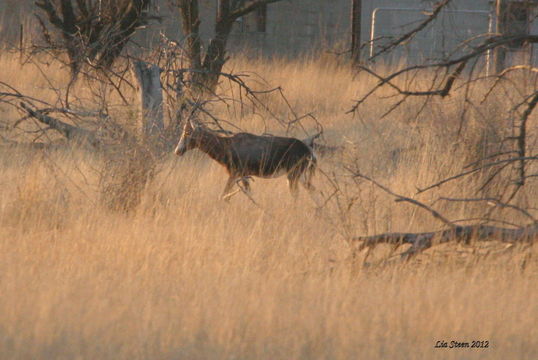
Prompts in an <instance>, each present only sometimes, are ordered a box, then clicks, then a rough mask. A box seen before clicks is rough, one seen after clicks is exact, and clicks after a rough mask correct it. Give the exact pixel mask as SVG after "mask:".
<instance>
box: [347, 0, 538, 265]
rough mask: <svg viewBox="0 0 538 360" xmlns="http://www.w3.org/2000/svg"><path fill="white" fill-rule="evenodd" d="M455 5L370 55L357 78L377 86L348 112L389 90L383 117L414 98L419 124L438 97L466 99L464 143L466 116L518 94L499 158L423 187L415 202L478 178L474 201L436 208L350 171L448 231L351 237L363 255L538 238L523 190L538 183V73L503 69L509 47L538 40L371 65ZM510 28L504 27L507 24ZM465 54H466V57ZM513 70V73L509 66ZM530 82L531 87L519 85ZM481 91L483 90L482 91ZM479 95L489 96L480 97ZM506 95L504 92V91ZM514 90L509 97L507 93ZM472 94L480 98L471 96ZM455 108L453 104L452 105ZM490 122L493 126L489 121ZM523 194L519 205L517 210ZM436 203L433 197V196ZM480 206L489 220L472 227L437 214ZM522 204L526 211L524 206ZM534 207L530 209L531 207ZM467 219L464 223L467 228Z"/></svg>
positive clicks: (465, 45) (496, 41)
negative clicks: (385, 248) (488, 59)
mask: <svg viewBox="0 0 538 360" xmlns="http://www.w3.org/2000/svg"><path fill="white" fill-rule="evenodd" d="M450 3H451V0H442V1H439V2H438V3H437V4H436V5H434V7H433V9H432V11H431V12H430V15H429V16H428V17H427V18H426V19H425V20H424V21H422V22H420V23H418V24H417V25H416V26H415V27H414V28H413V29H411V30H409V31H408V32H406V33H404V34H401V35H399V36H396V37H394V38H393V39H392V41H389V42H388V43H387V44H386V45H383V46H381V47H379V48H378V49H377V51H376V52H374V53H373V54H372V56H371V57H370V59H369V61H370V62H368V63H365V64H359V65H357V67H358V69H359V71H361V72H363V73H364V74H366V75H367V76H372V77H373V78H375V79H376V80H377V82H376V83H375V84H374V85H373V86H372V87H371V88H370V89H369V90H368V91H366V93H365V94H364V95H363V96H362V97H360V98H359V99H358V100H357V101H356V102H355V104H354V105H353V106H352V108H351V109H350V111H349V112H350V113H357V112H360V111H361V109H362V107H364V106H365V104H366V103H367V100H368V99H370V98H371V97H373V96H376V94H377V93H378V91H379V90H380V89H386V90H388V91H389V92H390V93H391V94H392V96H389V97H387V96H386V91H385V92H384V97H385V98H386V99H391V101H392V105H390V106H388V107H387V111H386V112H385V113H384V114H383V115H382V117H385V116H388V115H389V114H391V113H392V112H393V111H394V110H395V109H397V108H398V107H400V106H401V105H402V104H404V103H406V102H407V101H409V100H410V99H413V98H422V99H423V100H424V105H423V106H421V107H420V109H419V112H418V113H417V114H415V115H416V116H417V117H418V115H419V114H420V112H421V111H423V110H424V109H425V108H426V104H428V103H430V102H432V101H433V99H434V98H440V99H445V98H448V97H449V96H450V95H452V94H453V93H454V92H456V91H457V90H455V89H458V91H460V94H462V93H463V98H462V103H461V104H462V109H463V110H462V112H461V118H460V119H459V127H458V128H454V129H453V131H454V134H455V136H460V135H461V133H462V131H463V130H462V129H463V128H464V124H465V122H466V121H467V115H468V113H469V112H470V109H473V110H476V109H478V108H479V106H480V105H481V104H484V103H485V102H486V101H487V100H488V99H489V98H490V97H492V96H493V94H494V93H495V92H496V91H497V90H499V91H502V93H503V94H504V93H510V92H511V93H514V94H517V98H518V100H515V99H516V97H514V101H513V103H512V104H510V105H509V106H510V108H507V109H505V112H506V113H507V114H509V115H508V116H509V119H506V120H507V121H505V122H504V124H511V125H509V126H511V128H509V129H503V130H504V132H503V134H504V135H503V136H504V138H501V140H500V141H499V143H498V144H497V146H496V149H495V150H494V151H489V152H487V153H485V154H483V155H481V157H480V158H479V159H476V161H473V162H472V163H469V164H468V165H467V166H466V167H465V168H463V169H462V170H461V171H460V172H458V173H455V174H452V175H450V176H447V177H445V178H441V179H440V180H439V181H436V182H434V183H432V184H430V185H429V186H426V187H422V188H418V187H417V193H416V194H415V197H418V196H419V195H420V194H424V193H426V192H431V190H433V189H437V190H439V191H442V189H441V188H442V187H443V186H444V185H445V184H447V183H450V182H456V181H463V180H464V179H466V178H469V177H473V176H474V177H475V178H474V179H475V180H477V181H476V183H478V184H479V185H478V187H477V188H476V189H475V190H474V195H473V196H463V197H460V198H454V197H453V196H451V197H448V196H443V195H441V196H439V197H437V198H435V199H434V201H433V202H432V203H431V204H426V203H425V202H423V201H419V200H418V199H417V198H415V197H406V196H402V195H398V194H396V193H394V192H393V191H391V190H390V189H389V188H387V187H385V186H384V185H381V183H380V182H378V181H377V180H375V179H373V178H372V177H370V176H368V175H365V174H363V173H362V172H361V171H359V169H358V168H348V169H347V170H348V173H349V174H350V175H351V176H352V177H353V179H355V181H356V184H357V185H359V184H360V181H359V180H361V181H364V180H366V181H367V182H370V183H371V184H374V185H375V186H376V187H377V188H379V189H381V190H383V191H384V192H385V193H387V194H389V195H390V196H392V197H394V198H395V201H397V202H407V203H411V204H412V205H414V206H418V207H420V208H422V209H425V210H426V211H428V212H429V213H430V214H431V215H432V216H433V217H434V218H436V219H437V220H439V221H441V222H442V223H443V225H444V226H445V228H446V229H443V230H440V231H429V232H422V233H400V232H397V233H384V234H378V235H372V236H351V237H349V238H348V240H350V241H351V242H360V243H362V245H361V246H360V247H359V248H360V249H362V248H365V247H366V248H371V247H373V246H375V245H376V244H379V243H389V244H393V245H396V246H399V245H401V244H410V245H411V247H410V248H409V249H408V250H407V251H406V252H404V253H403V254H402V255H404V257H405V258H408V257H409V256H412V255H415V254H417V253H419V252H421V251H422V250H425V249H427V248H429V247H431V246H432V245H434V244H435V243H444V242H448V241H464V242H468V241H470V240H481V241H487V240H500V241H502V242H508V243H511V244H513V243H529V242H533V241H535V240H536V239H537V238H538V225H537V224H538V220H537V217H538V216H537V212H536V208H533V207H532V203H533V201H530V200H529V199H526V198H525V196H526V195H524V194H522V193H524V191H522V189H523V188H524V187H525V186H532V184H531V185H529V183H531V179H532V178H534V177H536V176H538V175H537V174H536V173H535V170H534V169H535V166H534V164H536V163H537V161H538V156H537V154H536V149H535V148H532V147H531V145H530V144H531V139H534V136H536V134H535V133H534V134H533V135H531V134H530V133H531V130H532V129H531V128H530V126H529V122H530V120H529V119H530V116H531V114H532V113H533V111H534V109H535V107H536V105H537V103H538V88H537V87H536V84H537V80H538V79H537V78H536V74H537V73H538V69H537V68H535V67H533V66H532V65H520V64H512V65H511V66H510V65H508V64H505V62H504V61H505V59H504V58H505V56H506V55H505V52H506V51H507V50H506V48H507V47H508V46H509V45H511V44H523V45H525V44H532V43H536V42H538V36H536V35H530V34H526V33H514V32H512V33H508V32H501V33H488V34H482V35H481V36H480V37H476V38H471V39H465V40H464V41H463V42H462V43H460V44H458V46H457V49H456V48H454V49H448V50H449V51H448V54H449V55H447V56H445V57H444V58H438V59H427V60H426V61H424V62H422V63H417V64H412V65H404V66H400V67H395V68H392V69H389V70H388V71H387V68H386V67H385V68H383V67H381V68H378V67H376V66H375V64H374V63H373V60H374V59H376V58H378V57H380V56H382V55H386V54H390V53H391V52H393V51H394V50H396V49H398V48H399V47H400V46H403V45H405V44H406V43H408V42H409V41H412V39H413V38H414V37H415V36H416V35H417V34H418V33H419V32H421V31H422V30H424V29H425V28H426V27H427V26H428V25H430V24H433V23H435V22H436V21H437V19H438V17H439V15H440V14H441V13H442V11H443V10H444V9H446V7H447V6H449V4H450ZM504 3H505V2H504V1H502V0H498V2H497V5H498V7H501V5H503V4H504ZM505 27H506V24H505ZM461 49H466V50H465V51H461ZM495 52H497V53H499V52H501V53H502V57H503V59H502V66H500V67H498V69H497V73H496V74H494V75H488V74H485V72H484V71H480V70H479V69H477V68H478V64H479V63H480V61H481V59H483V58H484V57H485V56H486V55H487V54H489V53H495ZM505 65H507V66H505ZM517 73H521V75H522V76H521V77H520V78H517V77H516V78H512V77H511V76H512V75H517ZM419 77H420V78H422V79H431V81H430V82H429V83H428V84H425V81H424V82H422V83H421V84H418V83H417V82H414V81H408V80H406V79H415V78H419ZM522 78H524V79H528V80H529V81H528V83H527V86H523V84H522V83H521V82H520V80H518V79H522ZM478 86H481V88H478ZM479 89H485V91H482V92H481V91H480V90H479ZM501 89H502V90H501ZM507 89H508V90H507ZM473 92H474V95H475V96H472V94H473ZM477 94H482V96H481V100H479V101H480V102H479V103H477V100H476V96H478V95H477ZM452 101H454V98H453V99H452ZM485 120H489V119H485ZM495 181H497V182H498V183H499V184H502V185H501V186H498V187H496V188H495V190H494V191H492V192H491V193H485V192H484V189H485V188H487V187H488V185H490V184H492V183H493V182H495ZM518 194H519V195H520V196H519V200H520V202H519V203H518ZM430 196H431V194H430ZM446 202H451V203H476V204H488V206H487V207H485V208H487V209H485V210H483V212H484V213H482V214H480V215H479V216H478V217H477V218H474V219H473V220H471V219H468V220H467V221H470V222H471V223H470V225H465V226H463V225H459V224H456V222H455V221H452V220H450V219H449V218H448V217H446V216H444V215H442V214H441V212H440V211H439V210H437V209H435V206H436V205H438V204H439V203H446ZM521 203H523V204H527V205H526V206H522V205H521ZM529 203H530V204H531V205H528V204H529ZM505 210H509V211H512V212H514V211H515V212H516V213H519V221H518V223H516V224H514V223H511V222H509V221H508V217H505V216H504V214H505V213H504V212H503V211H505ZM463 220H464V219H459V221H463ZM499 222H501V223H503V224H505V225H509V227H508V228H505V227H497V226H493V225H492V224H493V223H499Z"/></svg>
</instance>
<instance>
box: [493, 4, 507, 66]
mask: <svg viewBox="0 0 538 360" xmlns="http://www.w3.org/2000/svg"><path fill="white" fill-rule="evenodd" d="M496 18H497V26H496V32H497V34H500V35H505V34H506V30H507V28H506V26H507V25H508V24H507V23H508V0H497V5H496ZM505 63H506V45H501V46H497V47H496V48H495V72H496V73H497V74H498V73H500V72H501V71H503V70H504V68H505V66H506V64H505Z"/></svg>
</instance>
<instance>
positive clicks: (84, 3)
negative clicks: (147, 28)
mask: <svg viewBox="0 0 538 360" xmlns="http://www.w3.org/2000/svg"><path fill="white" fill-rule="evenodd" d="M150 3H151V0H76V1H73V0H37V1H35V5H36V6H37V7H39V8H40V9H41V10H42V11H43V13H44V14H45V15H46V17H47V20H48V23H49V24H50V25H51V26H52V30H53V35H51V32H50V31H49V26H47V25H46V24H45V22H44V21H43V20H42V19H41V17H39V15H38V16H37V17H38V20H39V22H40V24H41V27H42V32H43V37H44V39H45V41H46V42H47V43H48V45H49V46H52V47H53V48H59V49H62V50H66V51H67V54H68V57H69V65H70V67H71V71H72V73H73V75H75V74H77V73H78V72H79V70H80V68H81V66H82V65H83V64H84V62H88V63H89V64H91V65H92V66H94V67H96V68H102V69H108V68H110V66H111V65H112V64H113V63H114V61H115V60H116V59H117V57H118V56H119V55H120V54H121V52H122V50H123V48H124V47H125V45H126V44H127V42H128V41H129V39H130V38H131V36H132V35H133V34H134V33H135V31H136V30H137V29H138V28H140V27H141V26H143V25H145V24H147V22H148V21H149V20H150V19H155V18H154V17H152V16H150V15H149V13H148V10H149V7H150Z"/></svg>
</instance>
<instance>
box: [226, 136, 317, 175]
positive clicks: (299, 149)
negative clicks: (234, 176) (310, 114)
mask: <svg viewBox="0 0 538 360" xmlns="http://www.w3.org/2000/svg"><path fill="white" fill-rule="evenodd" d="M230 145H231V156H232V158H233V163H234V165H235V167H236V168H238V170H239V169H240V170H242V172H243V173H244V174H245V175H246V174H247V173H248V174H249V175H258V174H259V175H262V176H270V175H272V174H274V173H276V172H278V171H279V170H290V169H292V168H294V167H296V166H297V164H299V163H301V162H303V161H306V160H308V159H309V158H310V157H311V156H312V150H311V149H310V148H309V147H308V146H307V145H306V144H304V143H303V142H302V141H301V140H298V139H295V138H287V137H279V136H257V135H253V134H248V133H239V134H236V135H234V136H233V137H231V138H230Z"/></svg>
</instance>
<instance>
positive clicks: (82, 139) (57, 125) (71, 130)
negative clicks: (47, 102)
mask: <svg viewBox="0 0 538 360" xmlns="http://www.w3.org/2000/svg"><path fill="white" fill-rule="evenodd" d="M20 106H21V108H23V109H24V110H26V112H27V113H28V115H30V116H32V117H33V118H35V119H37V120H38V121H39V122H41V123H43V124H46V125H48V126H49V127H50V128H51V129H54V130H56V131H58V132H59V133H60V134H62V135H63V136H65V138H66V139H67V140H69V141H71V142H74V143H77V144H88V145H91V146H92V147H98V146H99V145H100V141H99V140H98V139H97V138H96V136H95V134H94V133H93V132H91V131H89V130H86V129H82V128H79V127H77V126H74V125H71V124H68V123H65V122H63V121H61V120H58V119H55V118H53V117H50V116H48V115H46V114H44V113H43V111H41V110H35V109H32V108H31V107H30V106H29V105H27V104H25V103H24V102H21V103H20Z"/></svg>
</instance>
